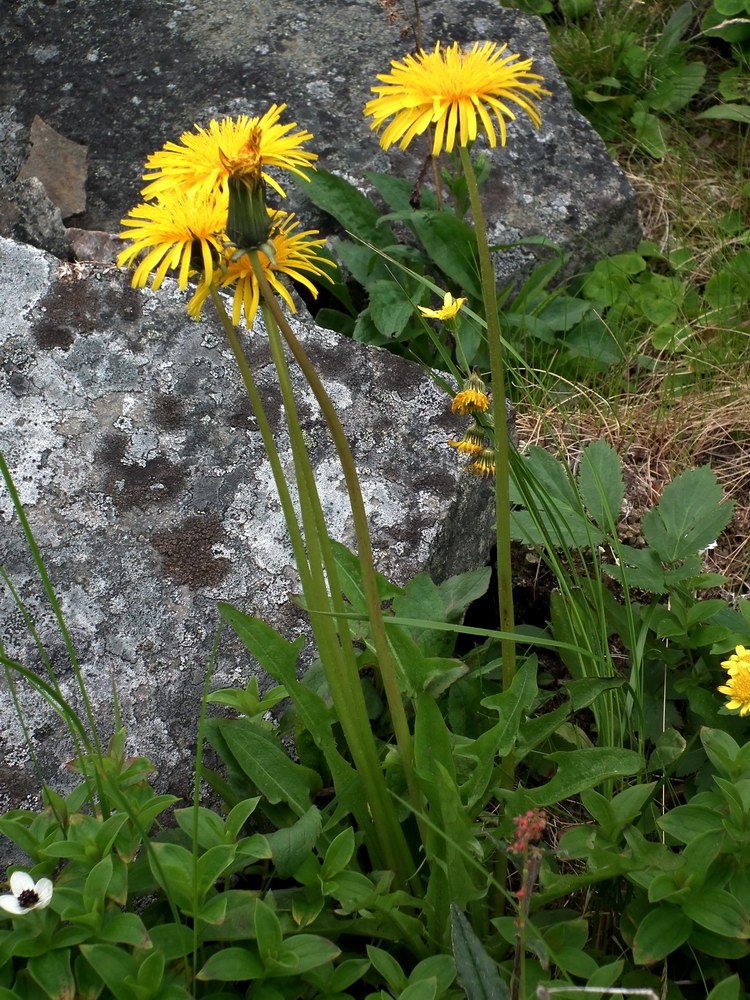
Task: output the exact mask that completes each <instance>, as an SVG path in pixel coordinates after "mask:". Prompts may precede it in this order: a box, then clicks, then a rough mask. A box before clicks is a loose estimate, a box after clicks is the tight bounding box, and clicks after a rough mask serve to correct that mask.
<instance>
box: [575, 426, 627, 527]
mask: <svg viewBox="0 0 750 1000" xmlns="http://www.w3.org/2000/svg"><path fill="white" fill-rule="evenodd" d="M578 489H579V490H580V491H581V496H582V497H583V502H584V503H585V504H586V508H587V510H588V512H589V514H591V516H592V518H593V519H594V521H595V522H596V524H597V525H598V526H599V527H600V528H601V529H602V530H603V531H605V532H606V531H609V530H610V529H611V528H612V526H613V525H615V524H616V523H617V520H618V518H619V516H620V509H621V507H622V501H623V497H624V496H625V484H624V482H623V478H622V469H621V468H620V460H619V458H618V457H617V453H616V452H615V450H614V448H612V447H611V445H608V444H607V442H606V441H604V440H603V439H600V440H599V441H592V442H591V444H589V445H587V446H586V447H585V448H584V449H583V452H582V453H581V462H580V467H579V472H578Z"/></svg>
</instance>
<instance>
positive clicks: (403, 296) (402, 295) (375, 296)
mask: <svg viewBox="0 0 750 1000" xmlns="http://www.w3.org/2000/svg"><path fill="white" fill-rule="evenodd" d="M368 291H369V293H370V316H371V317H372V321H373V323H374V324H375V326H376V327H377V328H378V331H379V332H380V333H382V334H383V336H384V337H395V336H397V335H398V334H400V333H401V331H402V330H403V329H404V327H405V326H406V324H407V323H408V322H409V320H410V319H411V318H412V316H413V315H414V311H415V306H416V305H417V304H419V303H421V302H422V300H423V298H424V294H425V292H424V289H423V287H422V286H420V287H419V289H417V290H416V291H415V292H414V293H413V296H410V295H409V294H407V292H406V290H405V289H404V288H402V287H401V285H400V284H399V283H398V282H396V281H386V280H381V281H374V282H373V283H372V284H371V285H370V286H369V288H368Z"/></svg>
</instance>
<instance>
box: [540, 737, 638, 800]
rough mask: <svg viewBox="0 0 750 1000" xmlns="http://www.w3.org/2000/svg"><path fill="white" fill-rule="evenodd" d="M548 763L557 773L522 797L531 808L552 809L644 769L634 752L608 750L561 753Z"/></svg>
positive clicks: (566, 751)
mask: <svg viewBox="0 0 750 1000" xmlns="http://www.w3.org/2000/svg"><path fill="white" fill-rule="evenodd" d="M547 759H548V760H550V761H554V762H556V763H557V765H558V766H557V772H556V774H555V775H554V777H553V778H552V779H551V780H550V781H548V782H547V784H546V785H542V786H541V787H539V788H532V789H530V790H528V791H526V792H525V793H524V794H525V796H526V797H527V798H528V800H529V801H530V802H531V804H532V805H534V806H551V805H553V804H554V803H555V802H562V801H563V800H564V799H567V798H570V797H571V796H572V795H577V794H578V793H579V792H581V791H583V790H584V789H585V788H593V787H595V786H596V785H599V784H601V783H602V782H603V781H607V780H608V779H610V778H625V777H628V776H630V775H631V774H638V773H639V772H640V771H641V770H642V768H643V758H642V757H641V756H640V754H638V753H636V752H635V751H634V750H617V749H610V748H609V747H589V748H588V749H586V750H562V751H557V752H555V753H550V754H548V755H547Z"/></svg>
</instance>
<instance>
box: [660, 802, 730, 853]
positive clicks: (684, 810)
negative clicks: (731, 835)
mask: <svg viewBox="0 0 750 1000" xmlns="http://www.w3.org/2000/svg"><path fill="white" fill-rule="evenodd" d="M657 823H658V824H659V826H660V827H661V829H662V830H666V832H667V833H669V834H670V835H671V836H673V837H674V838H675V840H678V841H680V843H682V844H689V843H690V841H691V840H693V839H694V838H695V837H700V836H701V835H702V834H704V833H709V832H716V833H718V832H719V831H720V830H722V829H723V817H722V815H721V813H719V812H716V811H715V810H714V809H709V808H707V807H706V806H693V805H687V806H677V807H676V808H675V809H670V810H669V812H668V813H666V814H665V815H664V816H660V817H659V819H658V820H657Z"/></svg>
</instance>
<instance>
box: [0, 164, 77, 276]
mask: <svg viewBox="0 0 750 1000" xmlns="http://www.w3.org/2000/svg"><path fill="white" fill-rule="evenodd" d="M0 236H6V237H8V238H10V239H14V240H18V241H19V242H21V243H30V244H31V246H33V247H38V248H39V249H40V250H46V251H47V252H48V253H51V254H53V255H54V256H55V257H59V258H60V259H61V260H69V259H70V257H71V255H72V247H71V243H70V238H69V237H68V234H67V231H66V229H65V226H64V225H63V221H62V216H61V215H60V209H59V208H58V207H57V206H56V205H53V203H52V201H51V200H50V198H49V195H48V194H47V192H46V191H45V189H44V185H43V184H42V182H41V181H40V180H39V178H38V177H29V178H28V180H23V181H15V182H9V183H7V184H3V185H2V186H0ZM0 294H2V293H0Z"/></svg>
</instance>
